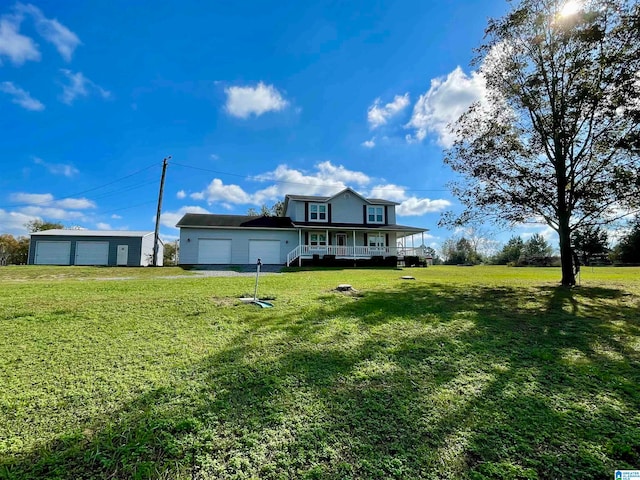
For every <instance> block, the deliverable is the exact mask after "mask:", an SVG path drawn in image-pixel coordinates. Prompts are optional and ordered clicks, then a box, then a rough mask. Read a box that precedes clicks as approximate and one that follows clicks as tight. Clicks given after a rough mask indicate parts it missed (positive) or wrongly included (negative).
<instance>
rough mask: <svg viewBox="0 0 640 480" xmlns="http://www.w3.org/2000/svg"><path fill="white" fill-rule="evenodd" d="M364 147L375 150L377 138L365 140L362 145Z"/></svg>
mask: <svg viewBox="0 0 640 480" xmlns="http://www.w3.org/2000/svg"><path fill="white" fill-rule="evenodd" d="M361 145H362V146H363V147H367V148H373V147H375V146H376V137H372V138H371V140H365V141H364V142H362V143H361Z"/></svg>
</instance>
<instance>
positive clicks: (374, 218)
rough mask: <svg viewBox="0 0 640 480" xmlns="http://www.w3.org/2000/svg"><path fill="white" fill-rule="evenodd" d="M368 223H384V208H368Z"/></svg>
mask: <svg viewBox="0 0 640 480" xmlns="http://www.w3.org/2000/svg"><path fill="white" fill-rule="evenodd" d="M367 223H384V207H368V208H367Z"/></svg>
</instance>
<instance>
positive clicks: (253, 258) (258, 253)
mask: <svg viewBox="0 0 640 480" xmlns="http://www.w3.org/2000/svg"><path fill="white" fill-rule="evenodd" d="M258 259H260V260H261V261H262V263H264V264H265V265H268V264H271V265H279V264H281V263H282V260H281V259H280V240H249V263H250V264H253V263H257V262H258Z"/></svg>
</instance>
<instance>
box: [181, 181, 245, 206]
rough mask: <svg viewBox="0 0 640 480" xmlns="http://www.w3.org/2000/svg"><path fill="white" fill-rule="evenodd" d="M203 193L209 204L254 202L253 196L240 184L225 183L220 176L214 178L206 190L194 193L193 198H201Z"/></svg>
mask: <svg viewBox="0 0 640 480" xmlns="http://www.w3.org/2000/svg"><path fill="white" fill-rule="evenodd" d="M199 195H201V196H202V198H205V199H206V200H207V202H209V204H211V203H215V202H227V203H234V204H248V203H253V202H252V200H251V196H250V195H249V194H247V193H246V192H245V191H244V190H243V189H242V188H241V187H239V186H238V185H225V184H224V183H223V182H222V180H220V179H219V178H214V179H213V180H212V181H211V183H210V184H209V186H208V187H207V188H206V190H205V191H204V192H200V193H192V194H191V198H193V199H196V200H197V199H199V198H198V196H199Z"/></svg>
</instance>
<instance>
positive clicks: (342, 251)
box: [336, 233, 347, 256]
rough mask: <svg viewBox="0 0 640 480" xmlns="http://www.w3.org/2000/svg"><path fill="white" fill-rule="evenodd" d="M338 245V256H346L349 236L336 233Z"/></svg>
mask: <svg viewBox="0 0 640 480" xmlns="http://www.w3.org/2000/svg"><path fill="white" fill-rule="evenodd" d="M336 245H337V247H338V255H343V256H345V255H346V254H347V248H346V247H347V235H346V234H344V233H336Z"/></svg>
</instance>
